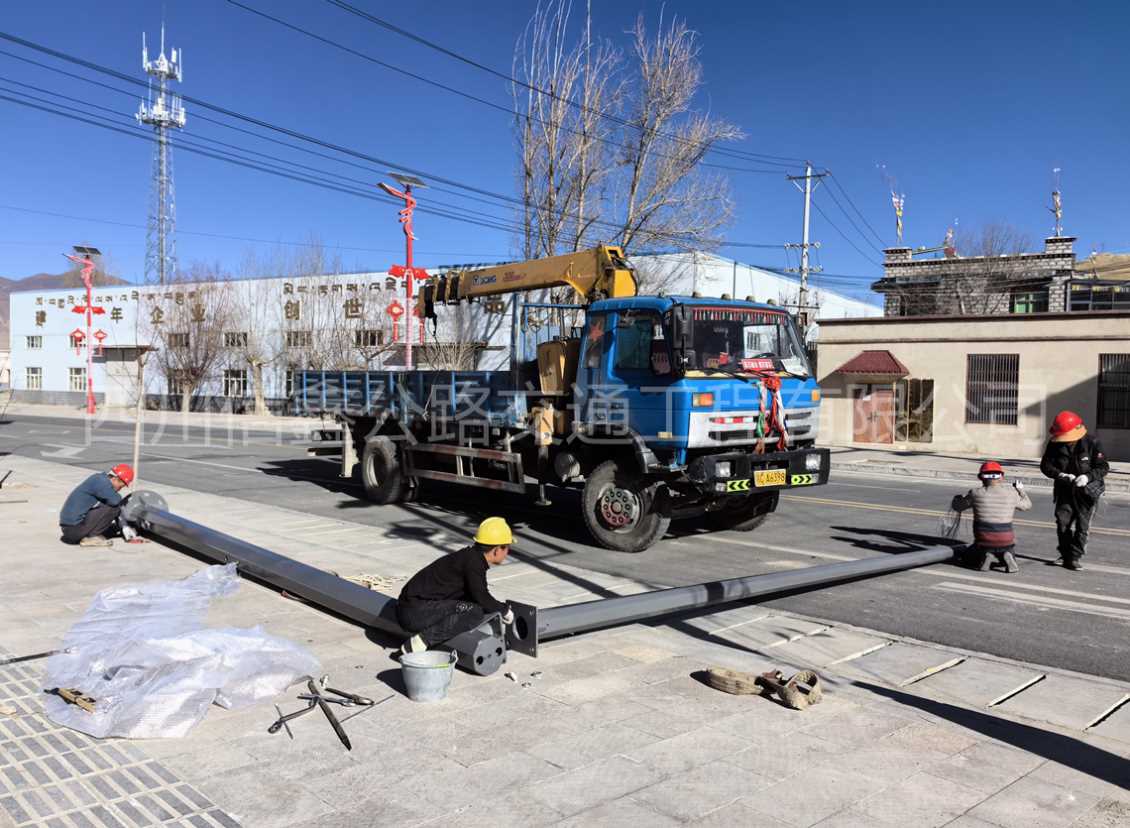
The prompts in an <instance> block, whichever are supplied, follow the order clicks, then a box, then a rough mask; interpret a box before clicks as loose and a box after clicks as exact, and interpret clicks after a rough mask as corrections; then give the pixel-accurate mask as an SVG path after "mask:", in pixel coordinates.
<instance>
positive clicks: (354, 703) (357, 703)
mask: <svg viewBox="0 0 1130 828" xmlns="http://www.w3.org/2000/svg"><path fill="white" fill-rule="evenodd" d="M327 678H328V677H327V676H322V678H321V679H318V680H314V679H310V680H309V681H307V682H306V686H307V687H308V688H309V690H310V692H308V693H299V695H298V698H299V699H301V700H302V701H304V702H306V706H305V707H303V708H300V709H299V710H296V711H294V712H293V713H286V714H284V713H283V712H282V711H281V710H279V708H278V706H277V705H276V706H275V710H277V711H278V714H279V718H278V719H276V720H275V722H274V723H273V724H272V725H271V726H270V727H268V728H267V732H268V733H278V732H279V731H280V730H281V729H282V728H284V727H285V728H286V732H287V735H289V736H290V738H292V739H293V738H294V734H293V733H291V731H290V727H289V726H288V725H287V722H289V721H291V720H292V719H297V718H298V717H299V716H304V715H306V714H307V713H309V712H310V711H311V710H313V709H314V708H315V707H319V708H321V710H322V712H323V713H324V714H325V716H326V719H327V720H328V721H329V723H330V727H332V728H333V729H334V733H336V734H337V738H338V739H339V740H341V743H342V744H343V745H345V749H346V750H353V745H352V743H351V742H350V741H349V736H348V735H347V734H346V732H345V730H344V729H343V728H342V726H341V721H340V720H339V719H338V718H337V716H335V715H334V712H333V710H331V709H330V705H331V704H336V705H340V706H341V707H375V706H376V705H378V704H382V703H384V702H386V701H388V700H389V699H391V698H392V696H387V697H385V698H383V699H381V700H380V701H379V702H378V701H373V700H372V699H370V698H369V697H368V696H359V695H357V694H356V693H348V692H346V691H345V690H338V689H337V688H334V687H327V686H326V680H327Z"/></svg>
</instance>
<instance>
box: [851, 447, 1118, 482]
mask: <svg viewBox="0 0 1130 828" xmlns="http://www.w3.org/2000/svg"><path fill="white" fill-rule="evenodd" d="M831 451H832V471H833V472H849V473H857V474H869V475H876V474H878V475H892V476H896V477H933V478H941V479H944V480H960V481H964V482H967V483H968V482H969V481H972V480H975V479H976V477H977V469H978V468H979V467H980V465H981V464H982V463H983V462H985V461H986V460H990V459H991V460H997V461H999V462H1000V464H1001V465H1002V466H1004V470H1005V474H1007V475H1008V477H1009V479H1011V480H1022V481H1024V485H1025V486H1036V487H1045V488H1051V484H1052V481H1050V480H1049V479H1048V478H1046V477H1044V475H1043V474H1041V473H1040V458H1038V457H1036V458H1031V457H1029V458H1016V457H1012V458H1009V457H992V458H990V457H982V456H980V455H973V454H954V453H945V454H935V453H931V452H925V451H905V450H901V449H880V448H855V447H853V446H832V447H831ZM1106 487H1107V491H1108V492H1110V493H1130V463H1128V462H1119V461H1116V462H1113V463H1111V464H1110V474H1109V475H1107V478H1106Z"/></svg>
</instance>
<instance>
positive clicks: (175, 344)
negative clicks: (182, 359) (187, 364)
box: [165, 332, 188, 349]
mask: <svg viewBox="0 0 1130 828" xmlns="http://www.w3.org/2000/svg"><path fill="white" fill-rule="evenodd" d="M165 339H166V340H167V341H168V343H169V347H170V348H182V349H184V348H188V334H186V333H175V332H174V333H169V334H167V335H166V336H165Z"/></svg>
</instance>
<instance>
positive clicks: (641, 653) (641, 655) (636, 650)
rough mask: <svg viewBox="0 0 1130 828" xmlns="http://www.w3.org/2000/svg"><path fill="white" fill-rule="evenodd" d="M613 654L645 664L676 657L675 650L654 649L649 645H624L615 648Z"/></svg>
mask: <svg viewBox="0 0 1130 828" xmlns="http://www.w3.org/2000/svg"><path fill="white" fill-rule="evenodd" d="M612 652H613V653H616V654H617V655H621V656H623V657H624V658H630V659H631V660H632V661H639V662H643V663H644V664H653V663H654V662H657V661H664V660H666V659H668V658H671V657H672V656H674V655H676V653H675V652H674V651H673V650H669V649H666V648H664V647H654V646H650V645H648V644H630V643H629V644H624V645H623V646H619V647H613V648H612Z"/></svg>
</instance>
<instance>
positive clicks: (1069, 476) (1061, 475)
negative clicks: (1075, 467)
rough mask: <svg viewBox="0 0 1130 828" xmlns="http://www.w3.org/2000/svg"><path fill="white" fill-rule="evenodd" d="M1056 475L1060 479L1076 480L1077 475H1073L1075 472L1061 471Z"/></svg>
mask: <svg viewBox="0 0 1130 828" xmlns="http://www.w3.org/2000/svg"><path fill="white" fill-rule="evenodd" d="M1056 476H1057V477H1058V478H1059V479H1060V480H1074V479H1075V475H1073V474H1068V473H1067V472H1060V473H1059V474H1058V475H1056Z"/></svg>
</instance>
